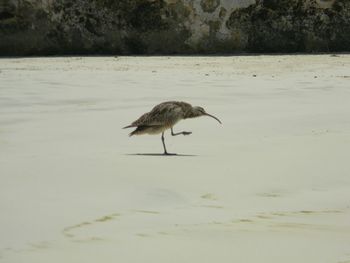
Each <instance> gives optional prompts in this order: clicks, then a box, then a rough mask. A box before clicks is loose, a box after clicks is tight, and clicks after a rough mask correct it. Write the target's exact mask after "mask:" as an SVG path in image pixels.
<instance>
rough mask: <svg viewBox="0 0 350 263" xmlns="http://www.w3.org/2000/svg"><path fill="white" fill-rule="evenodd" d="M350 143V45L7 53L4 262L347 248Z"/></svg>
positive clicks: (330, 255)
mask: <svg viewBox="0 0 350 263" xmlns="http://www.w3.org/2000/svg"><path fill="white" fill-rule="evenodd" d="M167 100H180V101H187V102H190V103H191V104H193V105H198V106H202V107H203V108H205V109H206V110H207V112H208V113H211V114H213V115H215V116H217V117H219V118H220V119H221V120H222V122H223V124H222V125H220V124H218V123H217V122H216V121H215V120H213V119H211V118H206V117H202V118H197V119H191V120H185V121H182V122H180V123H179V124H178V125H176V126H175V131H182V130H186V131H192V135H190V136H177V137H172V136H170V134H169V133H167V134H166V142H167V147H168V150H169V152H174V153H178V154H179V155H178V156H170V157H165V156H152V155H140V154H145V153H162V151H163V147H162V143H161V139H160V136H147V135H145V136H138V137H128V132H130V130H123V129H122V127H124V126H126V125H128V124H130V123H131V122H132V121H134V120H135V119H137V118H138V117H139V116H140V115H141V114H143V113H145V112H147V111H149V110H151V108H152V107H153V106H154V105H156V104H158V103H160V102H163V101H167ZM349 149H350V55H287V56H227V57H62V58H14V59H7V58H6V59H5V58H3V59H0V211H1V216H0V262H1V263H19V262H26V263H47V262H50V263H56V262H57V263H62V262H65V263H76V262H84V263H90V262H91V263H96V262H125V263H136V262H153V263H165V262H166V263H177V262H182V263H194V262H200V263H212V262H220V263H232V262H242V263H243V262H249V263H253V262H254V263H255V262H268V263H277V262H278V263H281V262H283V263H295V262H305V263H350V162H349V160H350V158H349V156H350V154H349V151H350V150H349Z"/></svg>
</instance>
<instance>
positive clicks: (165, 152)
mask: <svg viewBox="0 0 350 263" xmlns="http://www.w3.org/2000/svg"><path fill="white" fill-rule="evenodd" d="M162 143H163V148H164V154H166V155H167V154H168V152H167V150H166V147H165V142H164V132H163V133H162Z"/></svg>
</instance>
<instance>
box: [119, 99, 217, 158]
mask: <svg viewBox="0 0 350 263" xmlns="http://www.w3.org/2000/svg"><path fill="white" fill-rule="evenodd" d="M200 116H209V117H212V118H214V119H215V120H217V121H218V122H219V123H220V124H221V121H220V120H219V119H218V118H216V117H215V116H213V115H210V114H209V113H206V112H205V110H204V109H203V108H202V107H199V106H194V107H193V106H192V105H191V104H189V103H187V102H183V101H167V102H163V103H160V104H158V105H156V106H155V107H154V108H153V109H152V110H151V111H150V112H147V113H145V114H143V115H142V116H141V117H140V118H138V119H137V120H136V121H134V122H133V123H131V124H130V125H128V126H126V127H124V128H123V129H126V128H136V129H135V130H134V131H132V132H131V133H130V134H129V136H133V135H142V134H152V135H153V134H162V137H161V138H162V143H163V148H164V155H174V154H170V153H168V151H167V149H166V146H165V142H164V132H165V131H166V130H168V129H170V130H171V135H172V136H177V135H180V134H182V135H190V134H191V133H192V132H188V131H182V132H177V133H174V131H173V126H174V125H175V124H176V123H178V122H179V121H180V120H183V119H188V118H196V117H200Z"/></svg>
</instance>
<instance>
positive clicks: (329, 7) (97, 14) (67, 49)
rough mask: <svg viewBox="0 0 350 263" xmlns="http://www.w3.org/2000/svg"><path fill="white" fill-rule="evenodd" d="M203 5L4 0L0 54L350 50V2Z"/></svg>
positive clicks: (261, 0) (151, 0)
mask: <svg viewBox="0 0 350 263" xmlns="http://www.w3.org/2000/svg"><path fill="white" fill-rule="evenodd" d="M320 1H321V3H322V2H325V6H322V5H321V4H320ZM197 2H199V4H195V3H194V2H193V1H190V0H187V1H185V0H182V1H175V0H172V1H171V0H168V1H165V0H120V1H113V0H90V1H84V0H76V1H70V0H57V1H50V0H41V1H39V0H2V2H1V3H0V55H1V56H27V55H37V56H41V55H43V56H45V55H77V54H80V55H107V54H109V55H110V54H115V55H130V54H146V55H155V54H233V53H242V52H243V53H250V52H255V53H260V52H262V53H274V52H278V53H281V52H283V53H294V52H308V53H313V52H348V51H350V1H348V0H334V1H333V0H329V1H326V0H319V1H316V0H303V1H302V0H258V1H256V2H255V3H250V2H251V1H250V2H249V1H247V5H246V6H244V7H237V8H234V9H232V10H228V8H227V4H226V6H225V3H224V1H223V0H221V2H220V1H219V0H202V1H197ZM248 2H249V3H248Z"/></svg>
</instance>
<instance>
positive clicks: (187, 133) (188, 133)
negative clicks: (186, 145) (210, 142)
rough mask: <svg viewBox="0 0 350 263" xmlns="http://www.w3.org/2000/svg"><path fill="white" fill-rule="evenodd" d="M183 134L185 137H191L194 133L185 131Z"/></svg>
mask: <svg viewBox="0 0 350 263" xmlns="http://www.w3.org/2000/svg"><path fill="white" fill-rule="evenodd" d="M182 134H183V135H190V134H192V132H187V131H184V132H182Z"/></svg>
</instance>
